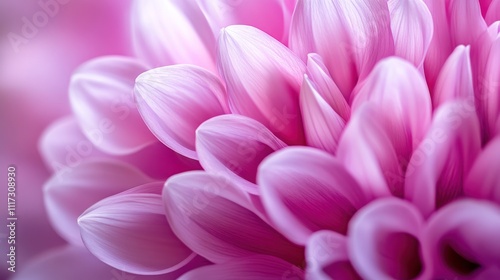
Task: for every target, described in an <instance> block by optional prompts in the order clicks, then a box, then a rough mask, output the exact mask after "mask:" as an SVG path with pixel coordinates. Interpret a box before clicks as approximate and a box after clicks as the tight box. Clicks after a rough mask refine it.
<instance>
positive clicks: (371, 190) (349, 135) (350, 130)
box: [337, 102, 404, 199]
mask: <svg viewBox="0 0 500 280" xmlns="http://www.w3.org/2000/svg"><path fill="white" fill-rule="evenodd" d="M377 109H378V108H377V106H375V105H374V104H373V103H372V102H367V103H365V104H364V105H362V106H361V107H360V108H359V109H358V110H357V111H356V112H355V113H354V114H353V115H352V118H351V120H350V121H349V123H348V125H347V127H346V128H345V131H344V133H343V134H342V137H341V139H340V143H339V147H338V149H337V156H338V158H339V159H340V160H341V161H342V162H343V164H344V166H345V167H346V168H347V170H349V172H350V173H351V174H352V175H353V177H354V178H355V179H356V180H357V181H358V183H359V184H360V186H361V187H362V188H363V190H364V192H365V193H366V194H367V197H368V198H370V199H372V198H376V197H381V196H388V195H391V193H392V194H394V195H396V196H400V197H401V196H402V195H403V183H404V173H403V170H402V168H401V166H400V163H399V161H398V157H397V155H396V151H395V150H394V146H393V144H392V142H391V138H389V134H388V133H389V132H390V131H388V130H387V128H386V127H384V126H383V125H382V124H383V123H382V121H381V118H380V112H379V111H377Z"/></svg>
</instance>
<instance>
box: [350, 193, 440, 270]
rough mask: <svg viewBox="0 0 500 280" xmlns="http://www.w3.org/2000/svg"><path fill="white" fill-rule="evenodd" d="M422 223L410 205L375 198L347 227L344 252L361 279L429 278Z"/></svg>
mask: <svg viewBox="0 0 500 280" xmlns="http://www.w3.org/2000/svg"><path fill="white" fill-rule="evenodd" d="M423 229H424V220H423V219H422V216H421V215H420V213H419V212H418V210H417V209H416V208H415V207H413V205H411V204H410V203H408V202H406V201H404V200H399V199H396V198H384V199H379V200H376V201H374V202H372V203H371V204H369V205H367V206H365V207H364V208H363V209H361V210H360V211H359V212H358V213H356V215H355V216H354V217H353V219H352V221H351V223H350V224H349V239H348V244H347V245H348V252H349V256H350V259H351V262H352V265H353V266H354V268H355V269H356V271H357V272H358V273H359V274H360V275H361V277H362V278H363V279H430V278H431V275H430V273H431V271H430V269H429V266H428V265H429V264H428V263H427V261H428V257H429V256H428V252H427V248H426V246H425V244H422V240H421V235H422V231H423Z"/></svg>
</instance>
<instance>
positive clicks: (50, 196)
mask: <svg viewBox="0 0 500 280" xmlns="http://www.w3.org/2000/svg"><path fill="white" fill-rule="evenodd" d="M152 181H153V180H152V179H151V178H149V177H147V176H146V175H144V174H143V173H142V172H140V171H139V170H137V169H135V168H134V167H132V166H130V165H128V164H125V163H122V162H118V161H111V160H105V161H104V160H101V161H96V160H89V161H84V162H81V163H80V164H78V165H76V166H74V167H68V168H66V169H63V170H61V171H59V172H57V173H55V174H54V175H53V176H52V177H51V178H50V180H49V181H48V182H47V183H46V184H45V186H44V199H45V207H46V209H47V213H48V215H49V218H50V219H51V222H52V225H53V227H54V229H55V230H56V231H57V232H58V233H59V234H60V235H61V236H62V237H63V238H64V239H66V240H67V241H68V242H69V243H71V244H75V245H82V241H81V238H80V229H79V228H78V224H77V218H78V216H80V215H81V214H82V213H83V212H84V211H85V210H86V209H87V208H88V207H90V206H91V205H92V204H94V203H96V202H98V201H99V200H101V199H103V198H106V197H108V196H111V195H114V194H117V193H119V192H122V191H125V190H128V189H130V188H132V187H135V186H138V185H142V184H145V183H149V182H152Z"/></svg>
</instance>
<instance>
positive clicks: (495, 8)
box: [485, 0, 500, 24]
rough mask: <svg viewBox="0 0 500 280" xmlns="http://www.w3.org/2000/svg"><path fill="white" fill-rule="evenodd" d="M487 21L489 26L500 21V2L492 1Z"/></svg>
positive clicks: (498, 0) (499, 0)
mask: <svg viewBox="0 0 500 280" xmlns="http://www.w3.org/2000/svg"><path fill="white" fill-rule="evenodd" d="M490 1H491V0H490ZM485 19H486V23H487V24H493V23H494V22H495V21H498V20H500V0H492V1H491V4H490V6H489V8H488V13H487V14H486V17H485Z"/></svg>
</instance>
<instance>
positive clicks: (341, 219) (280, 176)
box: [257, 147, 366, 245]
mask: <svg viewBox="0 0 500 280" xmlns="http://www.w3.org/2000/svg"><path fill="white" fill-rule="evenodd" d="M297 163H300V164H297ZM257 181H258V184H259V186H260V190H261V197H262V200H263V203H264V206H265V208H266V210H267V213H268V214H269V217H270V219H271V220H272V222H273V224H274V225H275V226H276V227H277V228H278V229H279V230H280V231H281V232H282V233H283V234H284V235H285V236H286V237H287V238H288V239H290V240H291V241H293V242H295V243H297V244H300V245H305V244H306V242H307V239H308V238H309V237H310V236H311V234H312V233H313V232H315V231H318V230H321V229H329V230H333V231H336V232H339V233H345V232H346V231H347V223H348V222H349V219H350V218H351V217H352V215H353V214H354V213H355V212H356V210H357V209H359V208H360V207H362V206H363V205H364V204H365V203H366V198H365V195H364V193H363V192H362V190H361V188H360V187H359V186H358V184H357V183H356V181H354V179H353V178H352V177H351V175H350V174H349V173H348V172H347V171H346V170H345V168H344V166H343V165H342V164H341V163H340V161H338V160H337V159H336V158H334V157H333V156H332V155H330V154H328V153H326V152H323V151H321V150H317V149H313V148H309V147H290V148H286V149H283V150H281V151H279V152H276V153H274V154H273V155H271V156H269V157H268V158H267V159H265V160H264V161H263V162H262V164H261V165H260V167H259V172H258V179H257Z"/></svg>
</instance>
